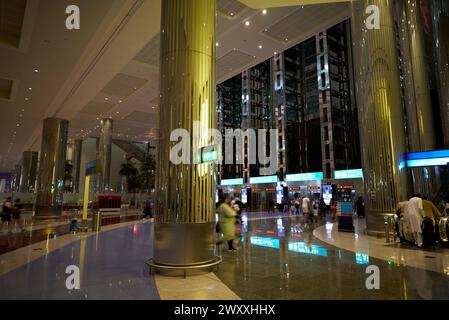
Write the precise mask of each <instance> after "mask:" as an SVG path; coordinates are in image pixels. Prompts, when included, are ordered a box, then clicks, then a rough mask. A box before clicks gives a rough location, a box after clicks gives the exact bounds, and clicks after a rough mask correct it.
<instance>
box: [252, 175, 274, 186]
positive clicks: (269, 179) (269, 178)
mask: <svg viewBox="0 0 449 320" xmlns="http://www.w3.org/2000/svg"><path fill="white" fill-rule="evenodd" d="M277 182H278V176H261V177H251V178H249V183H250V184H260V183H277Z"/></svg>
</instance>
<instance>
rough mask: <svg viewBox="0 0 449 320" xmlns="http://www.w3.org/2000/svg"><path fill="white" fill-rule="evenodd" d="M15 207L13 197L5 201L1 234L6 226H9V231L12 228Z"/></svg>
mask: <svg viewBox="0 0 449 320" xmlns="http://www.w3.org/2000/svg"><path fill="white" fill-rule="evenodd" d="M13 209H14V208H13V205H12V198H11V197H7V198H6V199H5V201H3V211H2V217H1V220H2V225H1V226H2V227H1V229H0V232H1V231H3V228H4V226H5V224H6V225H7V226H8V227H7V228H8V231H9V229H10V227H11V216H12V214H13Z"/></svg>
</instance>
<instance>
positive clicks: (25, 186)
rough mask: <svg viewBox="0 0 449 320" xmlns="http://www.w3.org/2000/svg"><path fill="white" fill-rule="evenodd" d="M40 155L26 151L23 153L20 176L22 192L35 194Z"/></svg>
mask: <svg viewBox="0 0 449 320" xmlns="http://www.w3.org/2000/svg"><path fill="white" fill-rule="evenodd" d="M38 156H39V153H37V152H34V151H24V152H23V153H22V169H21V174H20V192H21V193H29V192H34V188H35V187H36V177H37V159H38Z"/></svg>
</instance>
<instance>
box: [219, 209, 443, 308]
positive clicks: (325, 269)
mask: <svg viewBox="0 0 449 320" xmlns="http://www.w3.org/2000/svg"><path fill="white" fill-rule="evenodd" d="M329 219H331V218H327V219H324V218H323V219H318V220H317V221H313V222H310V223H309V224H308V223H307V222H306V221H304V220H303V219H302V217H300V216H290V217H282V218H279V217H274V218H263V219H244V222H243V225H242V226H241V228H239V229H240V231H241V236H240V249H239V251H238V252H237V253H227V252H225V251H223V260H224V261H223V263H222V265H221V266H220V269H219V271H218V272H217V276H218V277H219V278H220V279H221V280H222V281H223V282H224V283H225V284H226V285H228V286H229V287H230V288H231V289H232V290H234V291H235V292H236V294H238V295H239V296H240V297H241V298H242V299H449V276H448V275H446V274H444V273H436V272H431V271H426V270H422V269H417V268H413V267H408V266H403V265H397V264H395V263H394V262H393V261H384V260H380V259H376V258H373V257H370V256H369V255H367V254H365V253H361V252H351V251H346V250H343V249H339V248H337V247H334V246H331V245H329V244H326V243H324V242H322V241H320V240H318V239H317V238H315V237H314V236H313V233H312V231H313V228H315V227H317V226H319V225H323V224H325V223H326V222H327V221H329ZM368 265H376V266H378V267H379V270H380V289H379V290H368V289H367V288H366V285H365V282H366V280H367V277H368V276H369V274H366V268H367V266H368Z"/></svg>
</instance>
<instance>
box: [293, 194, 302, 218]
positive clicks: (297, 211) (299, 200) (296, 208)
mask: <svg viewBox="0 0 449 320" xmlns="http://www.w3.org/2000/svg"><path fill="white" fill-rule="evenodd" d="M294 204H295V214H296V215H299V214H300V212H299V209H300V208H301V198H295V202H294Z"/></svg>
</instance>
